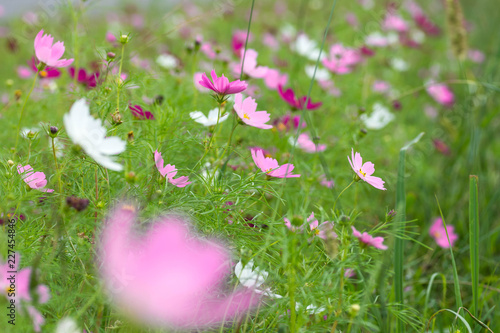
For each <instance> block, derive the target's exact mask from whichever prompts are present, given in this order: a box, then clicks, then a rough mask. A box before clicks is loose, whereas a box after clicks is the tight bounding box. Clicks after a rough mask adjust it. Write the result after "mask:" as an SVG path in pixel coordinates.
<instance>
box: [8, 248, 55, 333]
mask: <svg viewBox="0 0 500 333" xmlns="http://www.w3.org/2000/svg"><path fill="white" fill-rule="evenodd" d="M19 260H20V258H19V254H18V253H16V254H15V262H14V264H12V263H9V262H5V263H3V262H2V261H1V259H0V294H4V296H5V297H6V298H7V299H8V300H9V301H10V300H14V301H15V302H16V306H19V305H21V304H22V305H23V306H25V307H26V310H27V312H28V315H29V316H30V317H31V320H32V321H33V328H34V331H35V332H40V327H41V325H43V323H44V322H45V319H44V318H43V316H42V314H41V313H40V312H38V310H37V309H36V308H35V307H34V306H32V305H31V304H26V303H29V302H31V301H32V298H31V295H30V283H31V282H30V281H31V268H30V267H27V268H23V269H21V270H18V265H19ZM13 271H14V272H17V273H14V274H13V273H11V272H13ZM12 276H14V279H10V278H11V277H12ZM13 281H15V282H14V283H13ZM12 284H14V285H15V287H14V288H13V289H11V288H12V287H13V286H12ZM32 290H33V291H34V292H35V293H36V294H37V297H38V303H40V304H44V303H47V302H48V300H49V299H50V293H49V288H48V287H47V286H46V285H43V284H39V285H38V286H36V287H35V288H33V289H32ZM7 317H9V314H8V313H7ZM9 320H10V319H9Z"/></svg>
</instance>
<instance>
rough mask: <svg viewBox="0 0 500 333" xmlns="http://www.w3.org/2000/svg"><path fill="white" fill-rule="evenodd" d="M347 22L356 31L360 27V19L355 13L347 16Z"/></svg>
mask: <svg viewBox="0 0 500 333" xmlns="http://www.w3.org/2000/svg"><path fill="white" fill-rule="evenodd" d="M345 20H346V22H347V23H348V24H349V25H350V26H351V27H353V28H355V29H357V28H358V27H359V21H358V17H357V16H356V14H354V13H353V12H349V13H347V14H345Z"/></svg>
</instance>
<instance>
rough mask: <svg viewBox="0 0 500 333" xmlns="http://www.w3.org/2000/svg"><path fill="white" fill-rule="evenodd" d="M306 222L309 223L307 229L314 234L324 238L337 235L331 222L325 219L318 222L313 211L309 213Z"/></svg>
mask: <svg viewBox="0 0 500 333" xmlns="http://www.w3.org/2000/svg"><path fill="white" fill-rule="evenodd" d="M306 222H307V223H309V229H310V230H311V232H312V233H313V235H314V236H317V237H319V238H321V239H325V240H326V239H328V238H331V237H333V238H337V237H338V236H337V234H336V233H335V232H334V231H333V223H332V222H328V221H325V222H323V223H321V224H319V222H318V220H317V219H315V218H314V212H312V213H311V215H310V216H309V217H308V218H307V220H306Z"/></svg>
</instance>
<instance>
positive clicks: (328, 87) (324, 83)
mask: <svg viewBox="0 0 500 333" xmlns="http://www.w3.org/2000/svg"><path fill="white" fill-rule="evenodd" d="M318 84H319V86H320V87H321V89H323V90H324V91H326V92H327V93H328V94H330V95H332V96H335V97H339V96H340V95H342V91H340V89H339V88H337V87H336V86H335V83H334V82H333V81H332V80H318Z"/></svg>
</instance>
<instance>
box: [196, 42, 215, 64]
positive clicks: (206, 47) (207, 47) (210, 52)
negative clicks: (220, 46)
mask: <svg viewBox="0 0 500 333" xmlns="http://www.w3.org/2000/svg"><path fill="white" fill-rule="evenodd" d="M200 51H201V52H203V53H204V54H205V55H206V56H207V58H208V59H211V60H214V59H215V58H216V57H217V53H216V52H215V51H214V49H213V48H212V44H210V43H209V42H205V43H203V44H201V47H200Z"/></svg>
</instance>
